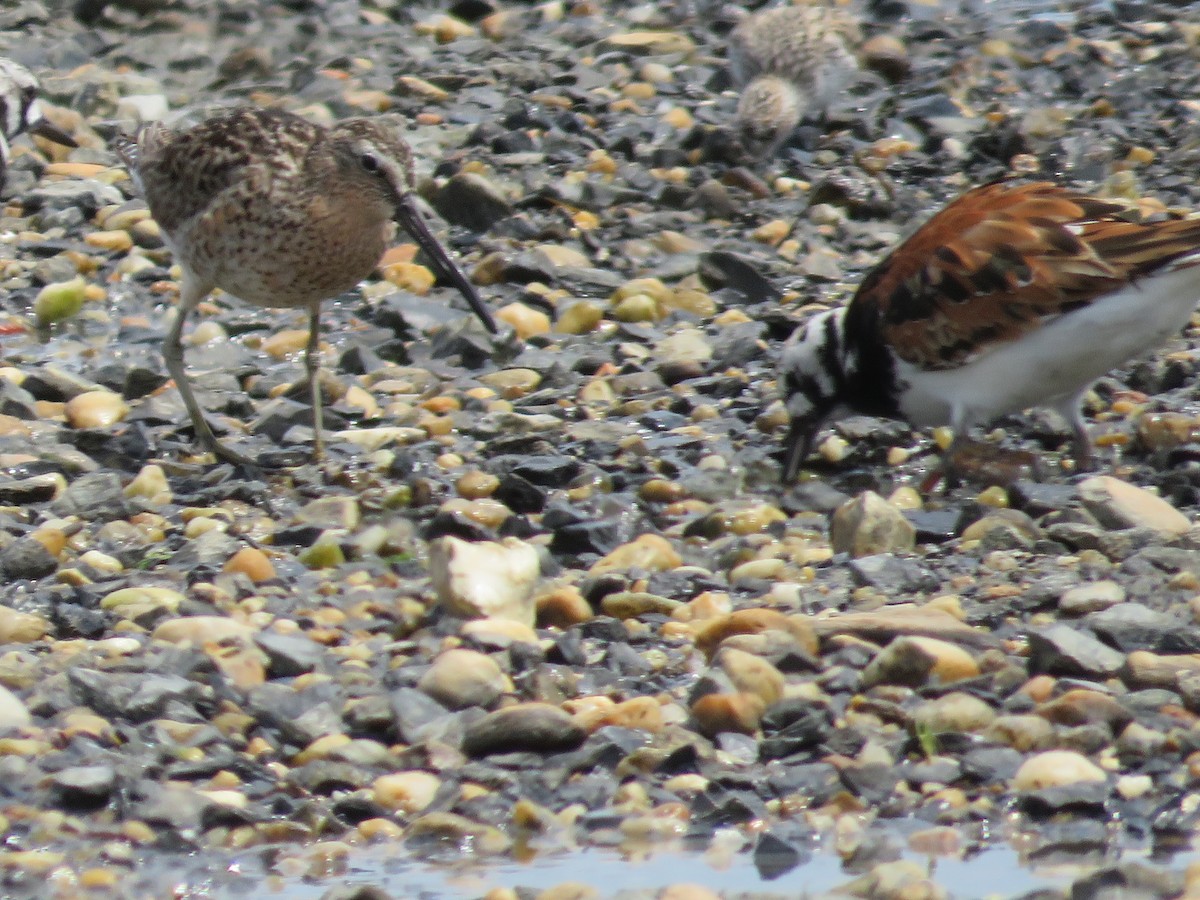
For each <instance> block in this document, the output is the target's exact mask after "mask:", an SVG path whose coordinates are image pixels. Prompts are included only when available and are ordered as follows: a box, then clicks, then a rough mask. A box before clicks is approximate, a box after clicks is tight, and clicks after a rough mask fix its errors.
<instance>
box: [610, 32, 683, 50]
mask: <svg viewBox="0 0 1200 900" xmlns="http://www.w3.org/2000/svg"><path fill="white" fill-rule="evenodd" d="M605 43H608V44H611V45H612V46H614V47H622V48H624V49H626V50H629V51H631V52H641V53H647V54H651V53H652V54H654V55H656V56H667V55H671V54H675V53H691V52H692V51H693V50H695V49H696V44H695V42H694V41H693V40H692V39H691V38H689V37H688V36H687V35H686V34H682V33H680V32H676V31H628V32H625V33H622V34H614V35H610V36H609V37H607V38H605Z"/></svg>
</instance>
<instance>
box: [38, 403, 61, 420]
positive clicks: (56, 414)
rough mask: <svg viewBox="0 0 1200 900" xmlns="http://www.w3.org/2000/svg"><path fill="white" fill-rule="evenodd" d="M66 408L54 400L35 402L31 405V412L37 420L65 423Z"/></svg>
mask: <svg viewBox="0 0 1200 900" xmlns="http://www.w3.org/2000/svg"><path fill="white" fill-rule="evenodd" d="M66 406H67V404H65V403H60V402H58V401H56V400H37V401H35V402H34V404H33V411H34V414H35V415H36V416H37V418H39V419H47V420H50V419H52V420H55V421H66V418H67V416H66Z"/></svg>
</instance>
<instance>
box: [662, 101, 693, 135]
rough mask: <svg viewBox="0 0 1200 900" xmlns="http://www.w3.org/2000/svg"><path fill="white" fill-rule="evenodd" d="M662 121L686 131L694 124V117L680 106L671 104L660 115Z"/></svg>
mask: <svg viewBox="0 0 1200 900" xmlns="http://www.w3.org/2000/svg"><path fill="white" fill-rule="evenodd" d="M662 120H663V122H665V123H666V124H668V125H670V126H671V127H672V128H677V129H679V130H680V131H687V130H688V129H689V128H691V127H692V126H693V125H695V124H696V120H695V118H694V117H693V116H692V114H691V113H690V112H688V111H687V110H686V109H684V108H683V107H682V106H673V107H671V108H670V109H669V110H667V111H666V112H665V113H663V117H662Z"/></svg>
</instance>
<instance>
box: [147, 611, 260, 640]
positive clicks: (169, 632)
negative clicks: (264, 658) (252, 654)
mask: <svg viewBox="0 0 1200 900" xmlns="http://www.w3.org/2000/svg"><path fill="white" fill-rule="evenodd" d="M252 634H254V629H253V628H251V627H250V626H249V625H245V624H243V623H242V622H238V621H236V620H234V619H230V618H227V617H225V616H182V617H180V618H177V619H169V620H168V621H166V622H163V623H162V624H161V625H159V626H158V627H157V628H155V629H154V632H153V633H152V634H151V637H152V638H153V639H154V640H156V641H165V642H166V643H168V644H194V645H196V646H201V645H203V644H206V643H210V642H218V641H226V640H230V639H245V638H248V637H249V636H250V635H252Z"/></svg>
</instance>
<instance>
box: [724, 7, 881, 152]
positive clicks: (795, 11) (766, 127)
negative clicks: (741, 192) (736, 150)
mask: <svg viewBox="0 0 1200 900" xmlns="http://www.w3.org/2000/svg"><path fill="white" fill-rule="evenodd" d="M860 39H861V38H860V35H859V31H858V25H857V24H856V23H855V21H854V20H853V19H852V18H850V17H849V16H848V15H847V14H846V13H844V12H842V11H841V10H839V9H837V8H835V7H832V6H826V5H823V4H821V3H805V4H800V5H797V6H781V7H776V8H773V9H765V10H762V11H760V12H757V13H754V14H753V15H750V16H747V17H746V18H745V19H743V20H742V21H741V22H740V23H739V24H738V25H737V27H736V28H734V29H733V31H732V32H730V34H729V51H728V56H729V70H730V74H731V75H732V77H733V83H734V86H735V87H737V88H739V89H740V90H741V92H742V94H741V98H740V99H739V101H738V109H737V118H736V120H735V128H736V130H737V133H738V135H739V137H740V138H741V141H742V146H743V148H744V149H745V150H746V151H747V152H748V153H750V154H751V155H752V156H754V157H756V158H759V159H766V158H769V157H771V156H773V155H774V154H775V152H776V151H777V150H778V149H779V147H780V146H781V145H782V144H783V142H784V141H786V140H787V139H788V137H790V136H791V134H792V132H793V131H795V130H796V126H797V125H799V124H800V120H801V119H802V118H803V117H804V116H805V114H807V113H808V112H810V111H811V112H821V111H823V110H824V109H825V108H826V107H827V106H828V105H829V103H830V102H831V101H832V100H833V99H834V98H835V97H836V96H837V94H838V92H839V91H841V90H843V89H844V88H845V87H846V86H847V85H848V84H850V82H851V81H852V80H853V79H854V77H855V75H856V73H857V72H858V60H857V58H856V56H855V53H854V49H855V47H856V46H857V45H858V43H859V41H860Z"/></svg>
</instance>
